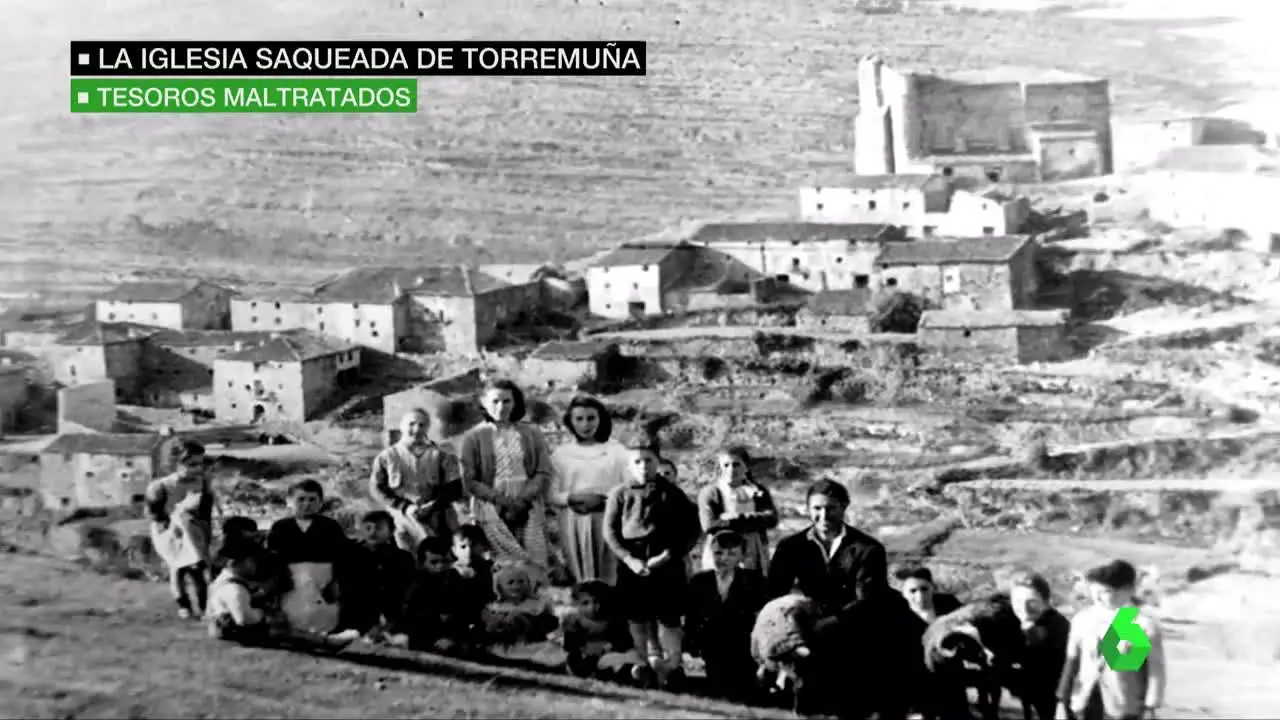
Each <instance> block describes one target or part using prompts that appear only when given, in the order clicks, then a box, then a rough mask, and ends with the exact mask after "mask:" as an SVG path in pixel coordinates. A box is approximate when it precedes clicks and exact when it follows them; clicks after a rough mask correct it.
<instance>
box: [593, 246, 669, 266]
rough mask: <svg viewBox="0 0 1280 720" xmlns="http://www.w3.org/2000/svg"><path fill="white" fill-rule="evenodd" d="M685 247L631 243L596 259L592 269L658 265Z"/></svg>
mask: <svg viewBox="0 0 1280 720" xmlns="http://www.w3.org/2000/svg"><path fill="white" fill-rule="evenodd" d="M678 247H684V244H683V243H675V242H630V243H623V244H621V245H619V246H618V247H616V248H614V249H613V250H611V251H609V252H607V253H605V254H604V255H602V256H600V257H598V258H596V260H595V261H594V262H592V263H591V267H630V266H633V265H656V264H658V263H660V262H662V261H663V260H664V259H666V257H667V256H668V255H670V254H671V253H673V252H675V250H676V248H678Z"/></svg>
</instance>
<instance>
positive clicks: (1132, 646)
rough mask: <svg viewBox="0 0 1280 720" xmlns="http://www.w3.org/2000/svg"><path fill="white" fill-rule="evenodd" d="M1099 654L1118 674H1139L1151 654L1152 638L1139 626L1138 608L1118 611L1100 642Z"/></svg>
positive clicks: (1126, 608) (1124, 608)
mask: <svg viewBox="0 0 1280 720" xmlns="http://www.w3.org/2000/svg"><path fill="white" fill-rule="evenodd" d="M1098 654H1099V655H1101V656H1102V659H1103V661H1104V662H1106V663H1107V667H1108V668H1110V669H1112V670H1114V671H1116V672H1137V671H1138V670H1141V669H1142V666H1143V665H1145V664H1146V662H1147V656H1149V655H1150V654H1151V638H1149V637H1147V632H1146V631H1145V630H1143V629H1142V626H1140V625H1138V608H1136V607H1123V608H1120V609H1119V610H1117V611H1116V616H1115V617H1114V618H1112V620H1111V626H1110V627H1108V628H1107V632H1106V634H1105V635H1103V636H1102V639H1101V640H1100V641H1098Z"/></svg>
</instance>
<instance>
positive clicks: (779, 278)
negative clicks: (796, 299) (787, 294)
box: [774, 275, 791, 282]
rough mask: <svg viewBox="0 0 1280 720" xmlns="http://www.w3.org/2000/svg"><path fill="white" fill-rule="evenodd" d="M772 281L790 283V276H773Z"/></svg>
mask: <svg viewBox="0 0 1280 720" xmlns="http://www.w3.org/2000/svg"><path fill="white" fill-rule="evenodd" d="M774 279H776V280H777V281H778V282H791V276H790V275H775V276H774Z"/></svg>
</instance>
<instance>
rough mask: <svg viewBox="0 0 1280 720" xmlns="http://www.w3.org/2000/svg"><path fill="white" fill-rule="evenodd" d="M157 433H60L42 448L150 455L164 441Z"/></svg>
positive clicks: (70, 452) (49, 451)
mask: <svg viewBox="0 0 1280 720" xmlns="http://www.w3.org/2000/svg"><path fill="white" fill-rule="evenodd" d="M164 440H165V438H164V436H162V435H159V434H157V433H69V434H66V435H59V436H58V437H56V438H54V439H53V442H51V443H49V444H48V445H46V446H45V448H44V450H41V453H42V454H47V455H75V454H81V453H91V454H94V455H129V456H136V455H150V454H151V453H152V452H153V451H155V449H156V448H157V447H159V446H160V444H161V443H162V442H164Z"/></svg>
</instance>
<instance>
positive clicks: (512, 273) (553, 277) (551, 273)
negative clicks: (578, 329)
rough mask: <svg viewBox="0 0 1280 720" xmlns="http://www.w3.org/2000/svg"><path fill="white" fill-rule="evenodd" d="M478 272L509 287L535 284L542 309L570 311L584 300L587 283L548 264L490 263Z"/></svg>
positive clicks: (481, 267) (482, 266)
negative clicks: (539, 295)
mask: <svg viewBox="0 0 1280 720" xmlns="http://www.w3.org/2000/svg"><path fill="white" fill-rule="evenodd" d="M480 272H482V273H484V274H485V275H488V276H490V277H495V278H497V279H499V280H501V281H503V282H505V283H507V284H508V285H535V284H536V285H537V286H538V289H539V291H540V294H541V304H542V307H543V309H545V310H554V311H557V312H565V311H568V310H572V309H573V308H575V307H577V306H578V305H580V304H581V303H583V302H585V301H586V298H587V283H586V279H585V278H582V277H569V276H568V274H567V273H565V272H564V271H562V270H561V269H560V268H558V267H556V266H554V265H551V264H548V263H489V264H485V265H481V266H480Z"/></svg>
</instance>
